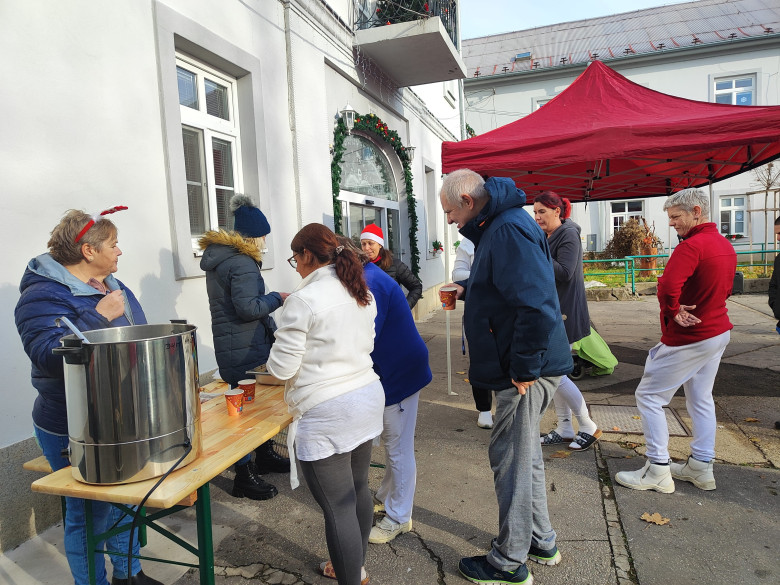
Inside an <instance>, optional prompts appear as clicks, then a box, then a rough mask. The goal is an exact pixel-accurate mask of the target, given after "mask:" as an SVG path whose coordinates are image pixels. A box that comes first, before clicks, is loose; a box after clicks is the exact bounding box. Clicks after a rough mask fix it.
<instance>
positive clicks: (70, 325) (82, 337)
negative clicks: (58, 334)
mask: <svg viewBox="0 0 780 585" xmlns="http://www.w3.org/2000/svg"><path fill="white" fill-rule="evenodd" d="M54 323H55V324H56V325H57V327H59V326H60V325H61V323H65V325H67V326H68V329H70V330H71V331H73V333H75V334H76V337H78V338H79V339H80V340H81V341H82V342H83V343H89V339H87V338H86V336H85V335H84V334H83V333H82V332H81V331H79V328H78V327H76V326H75V325H74V324H73V323H71V322H70V319H68V318H67V317H64V316H63V317H58V318H57V319H55V320H54Z"/></svg>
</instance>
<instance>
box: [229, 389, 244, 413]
mask: <svg viewBox="0 0 780 585" xmlns="http://www.w3.org/2000/svg"><path fill="white" fill-rule="evenodd" d="M225 400H226V401H227V410H228V414H229V415H230V416H238V415H239V414H241V411H242V410H244V391H243V390H242V389H241V388H231V389H230V390H226V391H225Z"/></svg>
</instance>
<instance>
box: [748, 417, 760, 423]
mask: <svg viewBox="0 0 780 585" xmlns="http://www.w3.org/2000/svg"><path fill="white" fill-rule="evenodd" d="M745 422H761V421H760V420H758V419H757V418H753V417H752V416H749V417H747V418H746V419H745Z"/></svg>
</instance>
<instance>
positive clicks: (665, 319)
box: [658, 222, 737, 346]
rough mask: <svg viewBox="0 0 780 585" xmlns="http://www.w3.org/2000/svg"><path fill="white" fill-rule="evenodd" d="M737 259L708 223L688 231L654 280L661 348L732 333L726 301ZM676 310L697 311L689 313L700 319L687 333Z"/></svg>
mask: <svg viewBox="0 0 780 585" xmlns="http://www.w3.org/2000/svg"><path fill="white" fill-rule="evenodd" d="M736 267H737V255H736V253H735V252H734V247H733V246H732V245H731V243H730V242H729V241H728V240H727V239H726V238H724V237H723V236H722V235H721V234H720V233H719V232H718V228H717V226H716V225H715V224H714V223H712V222H708V223H703V224H700V225H697V226H694V227H693V228H691V230H690V231H689V232H688V234H687V235H686V236H685V239H684V240H683V241H682V242H680V244H679V245H678V246H677V247H676V248H675V249H674V252H673V253H672V255H671V256H670V258H669V261H668V262H667V264H666V268H665V269H664V273H663V276H661V277H660V278H659V279H658V303H659V304H660V305H661V343H664V344H666V345H672V346H678V345H688V344H691V343H696V342H698V341H703V340H705V339H709V338H711V337H715V336H716V335H720V334H721V333H725V332H726V331H729V330H730V329H732V328H733V325H732V324H731V321H729V316H728V311H727V309H726V299H727V298H728V297H729V295H731V290H732V287H733V286H734V272H735V271H736ZM680 305H696V308H695V309H692V310H691V311H690V312H691V313H692V314H693V315H695V316H696V317H698V318H699V319H701V323H698V324H697V325H692V326H691V327H681V326H680V325H678V324H677V322H676V321H675V320H674V316H675V315H676V314H677V312H678V310H679V308H680Z"/></svg>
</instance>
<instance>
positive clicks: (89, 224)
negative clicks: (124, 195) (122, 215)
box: [73, 205, 127, 243]
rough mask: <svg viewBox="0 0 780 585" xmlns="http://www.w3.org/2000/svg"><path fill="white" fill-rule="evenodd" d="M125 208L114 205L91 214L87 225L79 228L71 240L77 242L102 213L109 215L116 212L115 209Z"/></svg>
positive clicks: (122, 209)
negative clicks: (77, 233) (74, 237)
mask: <svg viewBox="0 0 780 585" xmlns="http://www.w3.org/2000/svg"><path fill="white" fill-rule="evenodd" d="M125 209H127V206H126V205H117V206H116V207H112V208H110V209H105V210H103V211H101V212H100V213H96V214H95V215H93V216H92V219H90V220H89V221H88V222H87V225H85V226H84V227H83V228H81V231H80V232H79V235H77V236H76V239H75V240H73V241H74V242H75V243H78V241H79V240H80V239H81V238H83V237H84V234H86V233H87V232H88V231H89V228H91V227H92V226H93V225H95V223H96V222H97V221H98V220H99V219H100V218H101V217H102V216H104V215H109V214H111V213H116V212H117V211H124V210H125Z"/></svg>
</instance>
